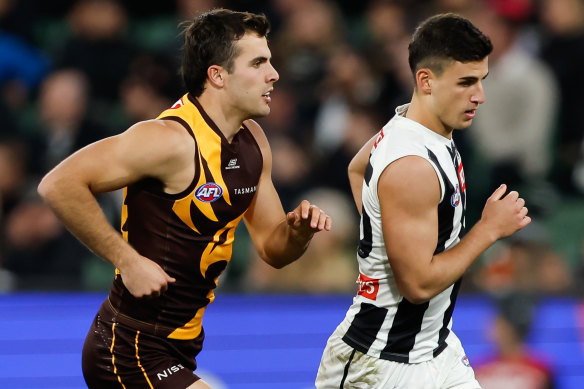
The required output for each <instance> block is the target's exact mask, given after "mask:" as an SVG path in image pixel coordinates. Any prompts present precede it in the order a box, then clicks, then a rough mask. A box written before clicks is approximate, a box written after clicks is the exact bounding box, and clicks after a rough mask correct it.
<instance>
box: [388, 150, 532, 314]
mask: <svg viewBox="0 0 584 389" xmlns="http://www.w3.org/2000/svg"><path fill="white" fill-rule="evenodd" d="M506 189H507V188H506V186H504V185H502V186H501V187H499V188H498V189H497V190H495V192H494V193H493V194H492V195H491V197H489V199H488V200H487V202H486V205H485V207H484V209H483V213H482V216H481V219H480V220H479V221H478V222H477V224H475V226H474V227H473V228H472V229H471V230H470V231H469V233H468V234H466V236H465V237H464V238H463V239H462V240H461V241H460V242H459V244H457V245H456V246H454V247H453V248H452V249H450V250H446V251H444V252H442V253H440V254H437V255H434V250H435V248H436V244H437V241H438V212H437V206H438V202H439V200H440V186H439V182H438V177H437V176H436V173H435V172H434V169H433V168H432V167H431V166H430V164H429V163H428V162H427V161H425V160H424V159H423V158H420V157H415V156H408V157H404V158H402V159H399V160H397V161H395V162H393V163H392V164H391V165H390V166H388V167H387V169H386V170H385V171H384V172H383V173H382V174H381V177H380V180H379V184H378V194H379V201H380V204H381V215H382V216H381V217H382V225H383V236H384V240H385V242H386V250H387V254H388V258H389V261H390V264H391V267H392V270H393V272H394V275H395V278H396V282H397V285H398V288H399V290H400V292H401V293H402V294H403V295H404V297H405V298H406V299H408V300H409V301H410V302H412V303H416V304H418V303H423V302H425V301H428V300H429V299H431V298H432V297H434V296H436V295H437V294H439V293H441V292H442V291H443V290H445V289H446V288H448V287H449V286H450V285H452V284H453V283H454V282H456V280H458V279H459V278H460V277H461V276H462V275H463V274H464V272H465V271H466V269H467V268H468V267H469V266H470V265H471V264H472V263H473V262H474V260H475V259H476V258H477V257H478V256H479V255H480V254H481V253H482V252H483V251H484V250H486V249H487V248H488V247H489V246H490V245H491V244H493V243H494V242H495V241H496V240H497V239H499V238H502V237H505V236H509V235H511V234H513V233H514V232H516V231H518V230H520V229H521V228H523V227H525V226H526V225H527V224H529V222H530V221H531V219H530V218H529V217H527V216H526V215H527V208H525V207H524V205H525V201H524V200H523V199H521V198H519V195H518V193H517V192H509V193H508V194H507V195H506V196H504V197H503V195H504V194H505V191H506Z"/></svg>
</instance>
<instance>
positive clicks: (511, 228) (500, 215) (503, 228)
mask: <svg viewBox="0 0 584 389" xmlns="http://www.w3.org/2000/svg"><path fill="white" fill-rule="evenodd" d="M506 191H507V185H505V184H503V185H501V186H500V187H499V188H497V189H496V190H495V191H494V192H493V194H492V195H491V196H490V197H489V198H488V199H487V202H486V204H485V207H484V209H483V213H482V216H481V222H483V223H485V224H486V225H487V226H488V228H489V230H490V231H492V232H493V233H494V236H493V237H494V239H499V238H504V237H507V236H509V235H512V234H513V233H515V232H517V231H519V230H520V229H522V228H523V227H525V226H526V225H528V224H529V223H531V218H530V217H529V216H527V212H528V210H527V208H526V207H525V200H524V199H522V198H521V197H519V193H518V192H516V191H511V192H509V193H508V194H507V195H506V196H504V197H503V195H504V194H505V192H506Z"/></svg>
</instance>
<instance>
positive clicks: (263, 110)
mask: <svg viewBox="0 0 584 389" xmlns="http://www.w3.org/2000/svg"><path fill="white" fill-rule="evenodd" d="M269 114H270V107H269V106H267V105H266V106H265V107H263V108H261V109H258V110H257V111H256V112H254V113H253V114H252V115H251V116H252V117H254V118H263V117H264V116H268V115H269Z"/></svg>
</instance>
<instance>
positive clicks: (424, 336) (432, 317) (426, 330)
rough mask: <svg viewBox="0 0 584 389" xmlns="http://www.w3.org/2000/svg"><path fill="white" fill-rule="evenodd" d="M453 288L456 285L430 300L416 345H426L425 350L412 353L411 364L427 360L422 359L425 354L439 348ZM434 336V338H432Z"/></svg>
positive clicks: (418, 349)
mask: <svg viewBox="0 0 584 389" xmlns="http://www.w3.org/2000/svg"><path fill="white" fill-rule="evenodd" d="M453 287H454V285H452V286H450V287H449V288H448V289H446V290H445V291H443V292H442V293H440V294H439V295H437V296H436V297H434V298H433V299H432V300H430V304H429V306H428V309H427V310H426V312H425V314H424V319H423V320H422V327H421V330H420V332H418V334H417V335H416V344H418V345H424V348H421V347H419V348H417V349H414V351H412V352H411V353H410V362H411V363H417V362H421V361H423V360H426V359H427V358H421V357H422V356H424V354H428V353H430V352H432V351H434V349H435V348H436V347H438V337H439V336H440V329H441V328H442V326H443V325H444V323H443V320H442V318H443V317H444V311H446V309H448V306H449V305H450V294H451V293H452V289H453ZM432 334H433V335H434V336H430V335H432Z"/></svg>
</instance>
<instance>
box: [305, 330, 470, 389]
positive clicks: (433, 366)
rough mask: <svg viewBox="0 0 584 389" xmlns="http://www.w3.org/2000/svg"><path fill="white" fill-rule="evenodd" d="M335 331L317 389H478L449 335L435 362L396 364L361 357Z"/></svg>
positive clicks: (364, 355) (325, 355)
mask: <svg viewBox="0 0 584 389" xmlns="http://www.w3.org/2000/svg"><path fill="white" fill-rule="evenodd" d="M341 335H342V332H341V331H340V329H339V328H337V330H336V331H335V332H334V333H333V334H332V335H331V337H330V338H329V340H328V342H327V345H326V347H325V349H324V352H323V355H322V359H321V362H320V366H319V368H318V374H317V376H316V387H317V388H318V389H343V388H345V389H348V388H351V389H353V388H368V389H372V388H383V389H413V388H415V389H481V386H480V384H479V382H478V381H477V380H476V378H475V375H474V371H473V369H472V367H470V364H469V363H468V358H466V355H465V353H464V350H463V348H462V345H461V344H460V341H459V340H458V338H457V337H456V335H454V334H453V333H451V334H450V336H449V337H448V346H447V347H446V348H445V349H444V351H442V352H441V353H440V355H438V356H437V357H436V358H434V359H432V360H429V361H427V362H421V363H412V364H410V363H400V362H393V361H388V360H385V359H379V358H375V357H371V356H369V355H366V354H363V353H361V352H359V351H357V350H355V349H354V348H352V347H351V346H349V345H347V344H346V343H345V342H343V340H342V339H341V338H342V336H341Z"/></svg>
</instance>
